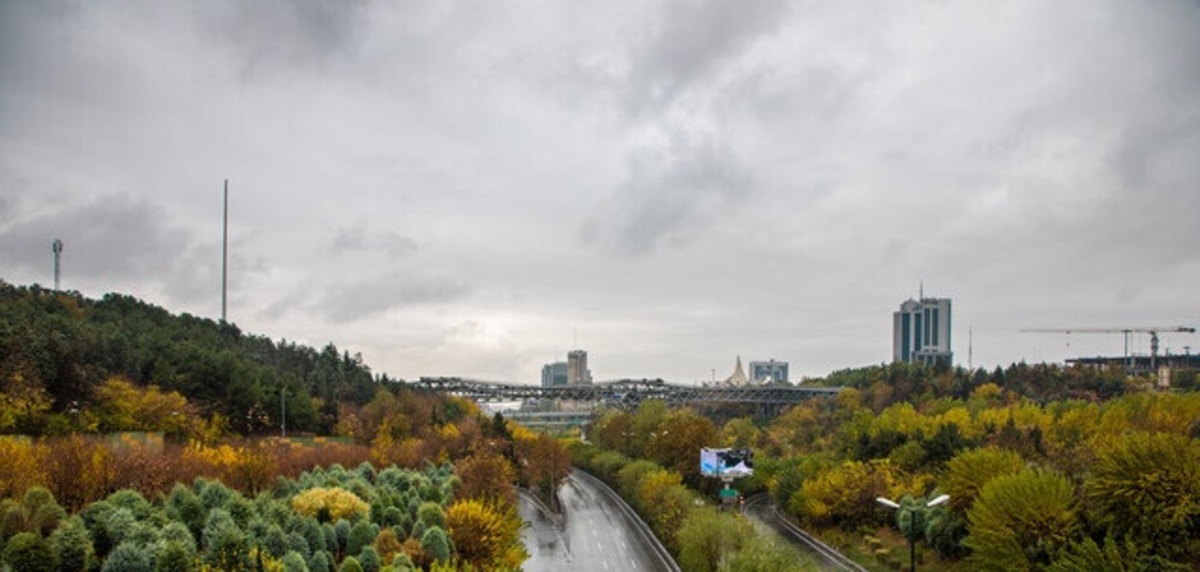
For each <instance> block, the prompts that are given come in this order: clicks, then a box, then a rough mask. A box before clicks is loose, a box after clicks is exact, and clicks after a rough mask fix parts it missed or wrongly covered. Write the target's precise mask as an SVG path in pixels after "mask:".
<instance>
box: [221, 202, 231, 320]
mask: <svg viewBox="0 0 1200 572" xmlns="http://www.w3.org/2000/svg"><path fill="white" fill-rule="evenodd" d="M224 219H225V221H224V224H223V225H222V227H221V229H222V230H221V321H222V322H224V321H225V300H226V291H227V290H228V288H229V179H225V215H224Z"/></svg>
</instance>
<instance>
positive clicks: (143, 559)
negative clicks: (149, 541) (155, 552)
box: [100, 542, 154, 572]
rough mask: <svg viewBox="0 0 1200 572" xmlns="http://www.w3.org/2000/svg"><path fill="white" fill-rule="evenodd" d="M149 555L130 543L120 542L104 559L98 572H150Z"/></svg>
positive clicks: (151, 569)
mask: <svg viewBox="0 0 1200 572" xmlns="http://www.w3.org/2000/svg"><path fill="white" fill-rule="evenodd" d="M153 570H154V567H153V566H151V564H150V555H149V554H148V553H147V552H146V550H145V549H144V548H142V547H141V546H138V545H136V544H134V543H132V542H122V543H121V544H118V545H117V547H116V548H114V549H113V551H112V552H111V553H110V554H109V555H108V558H105V559H104V566H103V567H102V568H100V572H152V571H153Z"/></svg>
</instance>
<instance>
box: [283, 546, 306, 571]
mask: <svg viewBox="0 0 1200 572" xmlns="http://www.w3.org/2000/svg"><path fill="white" fill-rule="evenodd" d="M280 564H282V565H283V572H308V564H306V563H305V562H304V556H303V555H301V554H300V553H299V552H296V551H295V550H293V551H291V552H288V553H287V554H285V555H284V556H283V560H282V561H281V562H280Z"/></svg>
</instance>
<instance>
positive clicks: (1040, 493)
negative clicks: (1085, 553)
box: [963, 469, 1079, 570]
mask: <svg viewBox="0 0 1200 572" xmlns="http://www.w3.org/2000/svg"><path fill="white" fill-rule="evenodd" d="M1074 500H1075V488H1074V486H1072V485H1071V481H1070V480H1069V479H1067V478H1066V477H1064V476H1062V475H1060V474H1058V473H1054V472H1049V471H1041V470H1038V469H1025V470H1022V471H1021V472H1019V473H1016V474H1013V475H1005V476H1002V477H997V478H995V479H993V480H992V481H991V482H989V483H988V484H987V485H984V487H983V490H982V491H981V492H980V493H979V498H978V499H977V500H976V501H975V504H974V505H973V506H972V507H971V510H970V511H969V512H968V513H967V519H968V521H969V522H970V534H969V535H968V536H967V538H966V539H965V540H964V541H963V544H965V545H966V546H967V547H969V548H971V549H972V550H973V551H974V553H973V554H972V555H971V560H972V564H973V565H974V566H975V569H977V570H1030V569H1033V568H1035V567H1041V566H1045V565H1046V564H1049V562H1050V560H1051V558H1052V557H1053V555H1054V554H1056V553H1057V552H1058V550H1059V549H1060V548H1061V547H1063V546H1064V545H1065V544H1067V543H1068V542H1069V541H1071V540H1073V538H1074V536H1075V534H1076V532H1077V531H1078V529H1079V521H1078V519H1077V518H1076V515H1075V511H1074V508H1073V504H1074Z"/></svg>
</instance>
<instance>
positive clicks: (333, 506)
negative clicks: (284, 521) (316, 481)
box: [292, 487, 371, 522]
mask: <svg viewBox="0 0 1200 572" xmlns="http://www.w3.org/2000/svg"><path fill="white" fill-rule="evenodd" d="M370 509H371V507H370V505H368V504H367V503H366V502H364V501H363V500H362V499H361V498H359V497H358V496H356V495H355V494H354V493H351V492H350V491H347V490H346V489H343V488H339V487H329V488H326V487H319V488H313V489H308V490H307V491H304V492H302V493H300V494H298V495H296V496H295V497H292V510H294V511H295V512H296V514H298V515H300V516H312V517H317V519H318V520H322V521H323V522H328V521H329V520H335V521H336V520H340V519H346V520H352V521H353V520H358V519H359V518H362V517H363V516H364V515H366V514H367V513H368V511H370Z"/></svg>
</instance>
